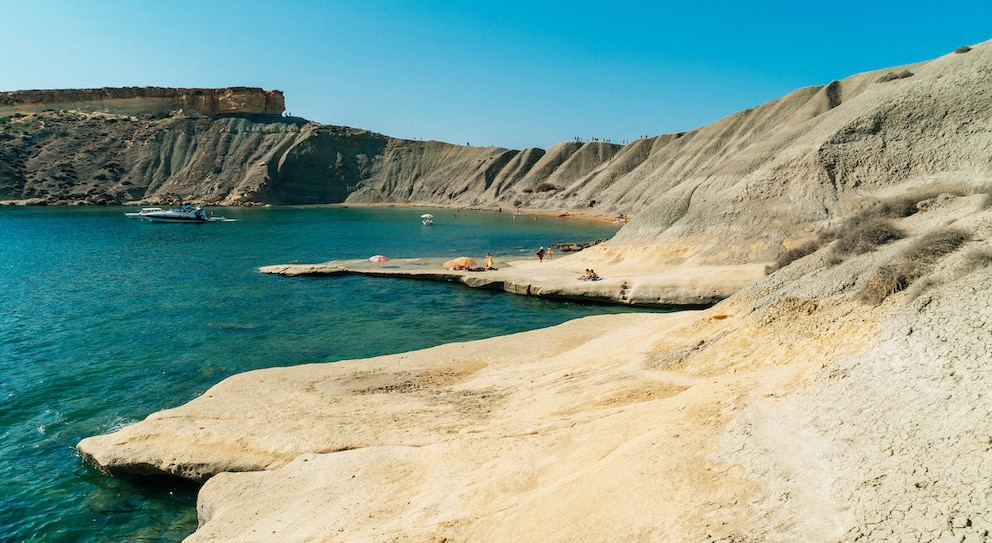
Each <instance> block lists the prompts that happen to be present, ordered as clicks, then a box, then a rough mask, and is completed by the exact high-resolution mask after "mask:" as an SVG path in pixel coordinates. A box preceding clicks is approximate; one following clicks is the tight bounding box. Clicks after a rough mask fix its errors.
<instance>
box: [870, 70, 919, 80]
mask: <svg viewBox="0 0 992 543" xmlns="http://www.w3.org/2000/svg"><path fill="white" fill-rule="evenodd" d="M912 76H913V72H911V71H909V70H903V71H901V72H899V73H896V72H889V73H887V74H885V75H883V76H882V77H879V78H878V82H879V83H888V82H889V81H895V80H896V79H906V78H907V77H912Z"/></svg>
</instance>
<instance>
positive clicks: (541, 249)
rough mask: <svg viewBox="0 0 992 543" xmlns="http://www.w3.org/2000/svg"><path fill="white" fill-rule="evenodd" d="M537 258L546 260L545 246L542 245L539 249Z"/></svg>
mask: <svg viewBox="0 0 992 543" xmlns="http://www.w3.org/2000/svg"><path fill="white" fill-rule="evenodd" d="M537 259H538V260H539V261H541V262H544V247H541V248H540V249H538V250H537Z"/></svg>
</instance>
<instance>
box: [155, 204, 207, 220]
mask: <svg viewBox="0 0 992 543" xmlns="http://www.w3.org/2000/svg"><path fill="white" fill-rule="evenodd" d="M139 213H140V212H139ZM140 218H141V219H143V220H146V221H154V222H210V221H212V220H214V219H213V218H212V217H208V216H207V214H206V212H205V211H203V208H202V207H200V206H194V205H192V204H184V205H181V206H179V207H174V208H172V209H169V210H159V211H151V212H148V213H142V214H141V216H140Z"/></svg>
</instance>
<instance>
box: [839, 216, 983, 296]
mask: <svg viewBox="0 0 992 543" xmlns="http://www.w3.org/2000/svg"><path fill="white" fill-rule="evenodd" d="M969 238H970V236H969V235H968V233H967V232H964V231H963V230H958V229H956V228H945V229H942V230H937V231H934V232H930V233H928V234H926V235H924V236H923V237H921V238H920V239H918V240H916V241H915V242H914V243H913V244H912V245H910V246H909V247H907V248H906V250H905V251H903V252H902V253H901V254H900V255H899V256H897V257H896V258H895V259H893V260H892V261H891V262H889V263H888V264H884V265H882V266H879V268H878V269H877V270H875V273H874V274H873V275H872V277H871V279H869V280H868V283H867V284H866V285H865V286H864V287H863V288H862V289H861V291H860V292H859V293H858V297H859V298H860V299H861V300H862V301H864V302H867V303H871V304H875V305H878V304H880V303H882V300H884V299H885V298H887V297H888V296H890V295H892V294H895V293H896V292H899V291H902V290H905V289H906V288H907V287H909V285H911V284H913V281H916V280H917V279H919V278H920V277H923V276H924V275H926V274H928V273H930V270H931V269H933V266H934V264H936V263H937V261H938V260H940V258H941V257H943V256H946V255H949V254H951V253H953V252H954V251H956V250H957V249H958V248H959V247H961V245H963V244H964V243H965V242H966V241H968V239H969Z"/></svg>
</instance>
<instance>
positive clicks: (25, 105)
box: [0, 87, 286, 115]
mask: <svg viewBox="0 0 992 543" xmlns="http://www.w3.org/2000/svg"><path fill="white" fill-rule="evenodd" d="M55 109H58V110H62V109H67V110H68V109H75V110H80V111H99V112H102V113H115V114H119V115H144V114H158V113H169V112H171V111H176V110H183V111H187V112H191V113H200V114H203V115H225V114H233V113H241V114H270V115H281V114H282V113H283V111H285V110H286V104H285V100H284V99H283V95H282V91H277V90H268V91H267V90H262V89H258V88H250V87H228V88H223V89H172V88H163V87H124V88H102V89H61V90H22V91H13V92H0V115H9V114H13V113H36V112H39V111H45V110H55Z"/></svg>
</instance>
